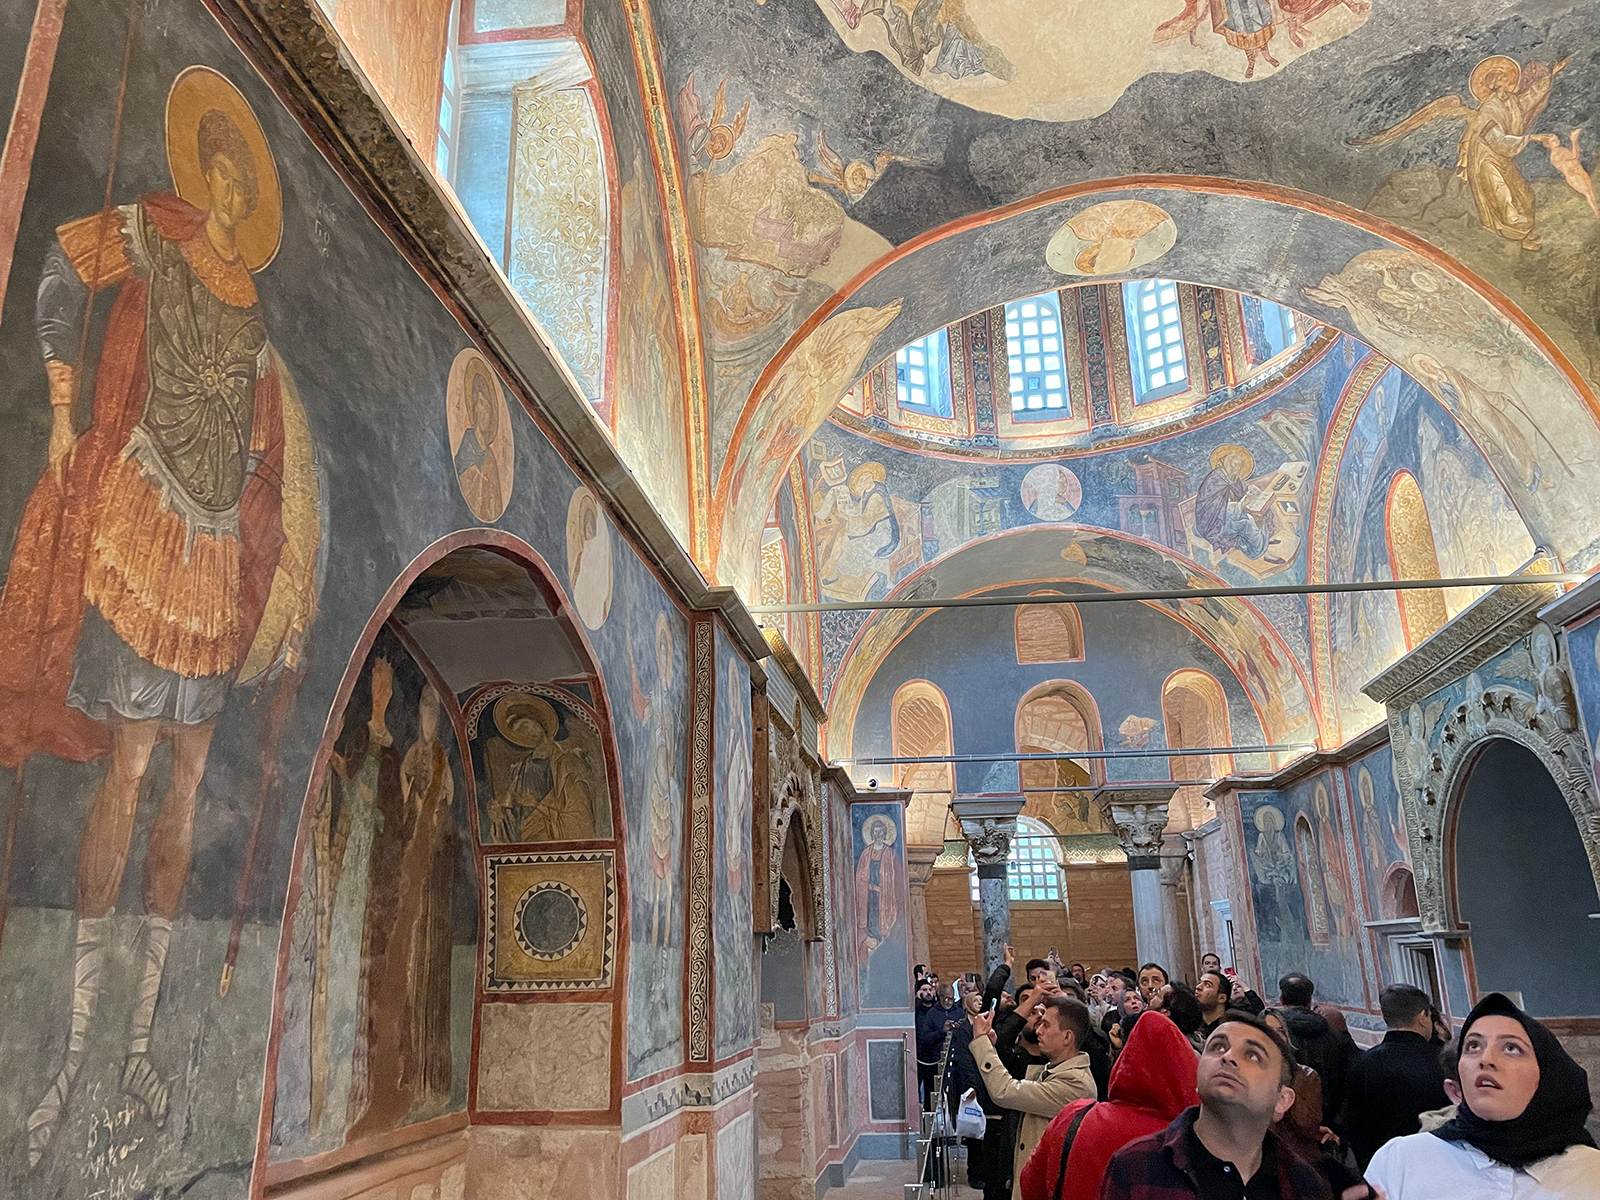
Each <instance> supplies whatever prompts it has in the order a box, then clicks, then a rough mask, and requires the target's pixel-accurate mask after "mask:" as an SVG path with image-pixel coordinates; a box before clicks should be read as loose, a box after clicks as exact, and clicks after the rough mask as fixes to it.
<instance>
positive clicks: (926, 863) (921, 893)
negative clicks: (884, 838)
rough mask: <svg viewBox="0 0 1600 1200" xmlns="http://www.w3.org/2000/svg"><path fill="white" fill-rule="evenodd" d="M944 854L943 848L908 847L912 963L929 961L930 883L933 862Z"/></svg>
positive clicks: (907, 863) (907, 867)
mask: <svg viewBox="0 0 1600 1200" xmlns="http://www.w3.org/2000/svg"><path fill="white" fill-rule="evenodd" d="M943 853H944V847H943V846H907V847H906V884H907V886H909V888H910V889H911V961H912V962H913V963H925V962H927V961H928V881H929V880H931V879H932V878H933V862H934V859H936V858H938V857H939V855H941V854H943Z"/></svg>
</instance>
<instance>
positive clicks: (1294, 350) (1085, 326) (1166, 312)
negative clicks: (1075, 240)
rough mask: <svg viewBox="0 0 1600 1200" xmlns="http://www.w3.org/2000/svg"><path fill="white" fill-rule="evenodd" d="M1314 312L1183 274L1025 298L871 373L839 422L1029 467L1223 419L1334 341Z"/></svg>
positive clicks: (909, 445)
mask: <svg viewBox="0 0 1600 1200" xmlns="http://www.w3.org/2000/svg"><path fill="white" fill-rule="evenodd" d="M1335 340H1336V335H1335V333H1334V331H1332V330H1330V329H1327V328H1326V327H1324V326H1321V325H1319V324H1318V323H1317V322H1316V321H1315V320H1314V319H1312V318H1311V317H1308V316H1306V315H1305V314H1304V313H1296V312H1294V310H1292V309H1289V308H1286V307H1284V306H1281V305H1277V304H1274V303H1272V302H1271V301H1269V300H1261V299H1259V298H1258V297H1254V296H1244V295H1240V294H1239V293H1237V292H1228V291H1224V290H1221V289H1218V288H1211V287H1197V286H1195V285H1193V284H1188V283H1180V282H1177V281H1173V280H1164V279H1151V280H1145V281H1142V282H1130V283H1128V284H1127V285H1124V284H1120V283H1109V284H1085V285H1080V286H1078V287H1073V288H1064V289H1062V290H1060V291H1054V292H1047V293H1044V294H1042V295H1037V296H1023V297H1018V298H1016V299H1014V300H1010V301H1008V302H1007V303H1005V304H1001V305H997V306H995V307H994V308H992V309H989V310H988V311H986V312H981V313H975V314H973V315H972V316H970V317H966V318H963V319H962V320H960V321H957V322H954V323H953V324H951V325H949V326H947V327H945V328H944V329H939V330H935V331H934V332H932V333H930V334H927V335H926V336H924V337H922V338H919V339H917V341H915V342H913V343H911V344H910V345H907V346H904V347H901V348H900V349H898V350H897V351H896V352H895V353H894V355H892V356H891V357H889V358H887V359H885V360H884V361H883V362H881V363H879V364H878V365H877V366H876V367H874V368H873V369H872V370H871V371H868V372H867V374H866V375H865V376H863V377H862V378H861V379H860V380H859V381H857V383H856V384H855V386H853V387H852V388H851V389H850V390H849V391H848V392H846V393H845V395H844V397H843V398H842V399H841V400H840V401H839V404H838V406H837V407H836V408H835V409H834V410H833V412H832V413H831V414H829V417H828V420H829V422H830V423H832V424H834V425H836V426H838V427H840V428H843V429H848V430H852V431H854V432H857V433H860V434H862V435H864V436H866V437H868V438H871V439H872V440H873V441H876V442H879V443H881V444H883V445H885V446H893V447H897V448H901V449H921V450H924V451H926V452H928V453H931V454H941V455H948V456H951V457H956V458H984V459H990V460H993V461H1005V462H1027V461H1042V460H1046V459H1051V458H1060V457H1068V456H1074V455H1086V454H1095V453H1102V452H1105V451H1108V450H1113V449H1127V448H1132V447H1134V446H1140V445H1144V444H1147V443H1149V442H1153V441H1157V440H1159V439H1161V438H1165V437H1170V436H1172V435H1173V434H1174V433H1178V432H1181V431H1183V430H1185V429H1192V428H1196V427H1198V426H1200V425H1204V424H1210V423H1211V422H1213V421H1218V420H1221V419H1223V418H1225V417H1227V416H1228V415H1229V414H1230V413H1234V412H1237V411H1238V410H1239V409H1240V408H1241V407H1243V406H1245V405H1249V404H1253V403H1255V402H1257V401H1259V400H1261V399H1263V398H1264V397H1266V396H1267V395H1269V394H1271V393H1272V392H1274V391H1277V390H1278V389H1280V388H1282V387H1284V386H1286V385H1287V384H1289V383H1291V382H1292V381H1293V380H1294V379H1296V378H1297V377H1298V376H1299V375H1300V374H1301V372H1303V371H1305V370H1306V369H1307V368H1309V367H1311V366H1312V365H1313V364H1315V363H1316V362H1317V360H1318V359H1319V358H1321V356H1322V355H1323V354H1325V353H1326V352H1327V351H1328V349H1329V348H1330V347H1331V346H1332V345H1333V343H1334V341H1335Z"/></svg>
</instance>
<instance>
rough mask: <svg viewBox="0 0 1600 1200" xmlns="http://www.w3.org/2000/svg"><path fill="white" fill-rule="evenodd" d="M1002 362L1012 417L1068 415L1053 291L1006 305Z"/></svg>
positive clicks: (1068, 400)
mask: <svg viewBox="0 0 1600 1200" xmlns="http://www.w3.org/2000/svg"><path fill="white" fill-rule="evenodd" d="M1006 364H1007V366H1008V367H1009V369H1010V375H1011V415H1012V417H1013V418H1014V419H1015V418H1020V419H1022V420H1024V421H1030V420H1031V421H1041V420H1042V421H1049V420H1054V419H1056V418H1059V417H1065V416H1069V415H1071V412H1072V401H1071V398H1070V397H1069V396H1068V394H1067V374H1066V370H1065V366H1064V363H1063V360H1062V355H1061V307H1060V301H1059V300H1058V298H1057V297H1056V294H1055V293H1054V292H1045V293H1043V294H1042V295H1038V296H1029V297H1028V298H1027V299H1025V300H1015V301H1013V302H1012V303H1010V304H1008V305H1006Z"/></svg>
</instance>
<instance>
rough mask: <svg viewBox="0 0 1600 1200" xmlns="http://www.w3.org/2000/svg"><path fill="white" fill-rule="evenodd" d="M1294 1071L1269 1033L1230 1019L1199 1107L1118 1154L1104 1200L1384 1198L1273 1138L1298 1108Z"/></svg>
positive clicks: (1205, 1076)
mask: <svg viewBox="0 0 1600 1200" xmlns="http://www.w3.org/2000/svg"><path fill="white" fill-rule="evenodd" d="M1294 1072H1295V1062H1294V1055H1293V1053H1292V1052H1291V1051H1290V1049H1289V1047H1288V1046H1287V1045H1285V1044H1284V1043H1283V1042H1282V1041H1281V1040H1280V1039H1279V1037H1278V1035H1277V1033H1276V1032H1275V1031H1274V1030H1273V1029H1272V1028H1271V1026H1269V1025H1267V1024H1266V1023H1265V1022H1264V1021H1262V1020H1261V1018H1259V1017H1256V1016H1253V1015H1251V1014H1249V1013H1242V1012H1230V1014H1229V1016H1228V1019H1227V1020H1226V1021H1224V1022H1223V1023H1222V1024H1220V1025H1218V1026H1217V1028H1216V1029H1215V1030H1213V1031H1212V1033H1211V1036H1210V1037H1209V1038H1207V1039H1206V1046H1205V1050H1204V1052H1203V1053H1202V1054H1201V1056H1200V1066H1199V1077H1198V1080H1197V1082H1196V1090H1197V1091H1198V1092H1199V1093H1200V1107H1198V1108H1191V1109H1189V1110H1187V1111H1186V1112H1184V1113H1183V1114H1182V1115H1181V1116H1180V1117H1178V1119H1177V1120H1175V1121H1173V1122H1172V1124H1171V1125H1169V1126H1167V1128H1166V1129H1164V1130H1162V1131H1161V1132H1160V1133H1156V1134H1151V1135H1150V1136H1149V1137H1143V1138H1140V1139H1139V1140H1138V1141H1136V1142H1130V1143H1129V1144H1128V1145H1127V1146H1124V1147H1123V1148H1122V1149H1121V1150H1119V1151H1118V1152H1117V1153H1116V1155H1115V1156H1114V1157H1113V1158H1112V1159H1111V1165H1110V1166H1109V1167H1107V1168H1106V1174H1105V1180H1104V1182H1103V1183H1102V1184H1101V1187H1100V1200H1187V1197H1191V1196H1198V1197H1200V1198H1201V1200H1334V1197H1335V1196H1337V1197H1339V1200H1373V1198H1374V1197H1376V1198H1378V1200H1382V1197H1381V1193H1379V1192H1377V1191H1376V1190H1374V1189H1370V1188H1369V1187H1368V1185H1367V1184H1365V1183H1363V1182H1362V1181H1361V1180H1360V1179H1358V1178H1356V1177H1355V1176H1353V1175H1351V1174H1350V1173H1349V1172H1348V1171H1347V1170H1345V1168H1344V1167H1342V1166H1341V1165H1339V1164H1338V1163H1336V1162H1334V1161H1333V1160H1332V1159H1324V1160H1322V1161H1321V1162H1319V1163H1318V1164H1317V1165H1315V1166H1313V1165H1312V1164H1310V1163H1308V1162H1305V1161H1304V1160H1302V1159H1300V1158H1297V1157H1296V1156H1295V1155H1294V1154H1293V1153H1292V1152H1291V1151H1290V1150H1289V1148H1288V1147H1287V1146H1285V1145H1284V1144H1283V1143H1282V1142H1280V1141H1279V1140H1278V1138H1277V1137H1276V1136H1275V1135H1274V1134H1273V1133H1272V1123H1273V1122H1274V1121H1275V1120H1277V1119H1278V1118H1279V1117H1281V1116H1282V1115H1283V1114H1284V1113H1286V1112H1288V1111H1289V1109H1290V1108H1291V1107H1292V1106H1293V1104H1294V1089H1293V1088H1292V1087H1291V1086H1290V1082H1291V1080H1293V1078H1294Z"/></svg>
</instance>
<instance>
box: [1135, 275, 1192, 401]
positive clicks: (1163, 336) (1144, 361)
mask: <svg viewBox="0 0 1600 1200" xmlns="http://www.w3.org/2000/svg"><path fill="white" fill-rule="evenodd" d="M1122 304H1123V313H1124V316H1125V317H1126V318H1127V328H1128V364H1129V366H1131V367H1132V368H1133V389H1134V400H1135V402H1136V403H1139V404H1143V403H1144V402H1145V401H1146V400H1159V399H1161V398H1162V397H1164V396H1172V395H1176V394H1177V393H1178V392H1181V391H1183V390H1184V389H1185V388H1187V387H1188V386H1189V359H1188V355H1187V354H1186V353H1185V351H1184V347H1183V317H1182V314H1181V313H1180V312H1179V309H1178V285H1177V283H1176V282H1175V281H1174V280H1171V279H1143V280H1138V281H1136V282H1133V283H1125V284H1123V285H1122Z"/></svg>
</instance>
